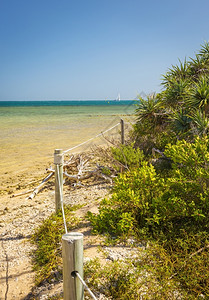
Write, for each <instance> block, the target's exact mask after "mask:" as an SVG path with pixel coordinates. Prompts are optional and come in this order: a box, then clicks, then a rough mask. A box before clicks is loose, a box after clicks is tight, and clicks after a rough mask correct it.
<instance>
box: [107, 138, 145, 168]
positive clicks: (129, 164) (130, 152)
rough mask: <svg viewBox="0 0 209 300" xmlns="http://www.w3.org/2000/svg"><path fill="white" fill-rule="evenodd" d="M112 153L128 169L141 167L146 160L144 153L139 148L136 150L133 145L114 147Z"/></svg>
mask: <svg viewBox="0 0 209 300" xmlns="http://www.w3.org/2000/svg"><path fill="white" fill-rule="evenodd" d="M111 151H112V154H113V157H114V159H115V160H116V161H118V162H119V163H120V164H122V165H123V166H125V167H126V168H133V167H139V166H140V164H141V162H142V160H143V159H144V154H143V152H142V151H141V150H140V149H139V148H137V149H135V148H134V144H133V143H132V144H131V145H120V147H112V148H111Z"/></svg>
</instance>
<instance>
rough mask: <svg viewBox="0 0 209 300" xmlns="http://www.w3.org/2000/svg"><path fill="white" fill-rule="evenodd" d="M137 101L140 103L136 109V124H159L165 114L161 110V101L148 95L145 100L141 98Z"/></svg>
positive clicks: (153, 95) (154, 96)
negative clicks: (145, 122)
mask: <svg viewBox="0 0 209 300" xmlns="http://www.w3.org/2000/svg"><path fill="white" fill-rule="evenodd" d="M139 100H140V103H139V104H138V106H137V108H136V115H137V123H141V122H143V121H148V122H149V123H150V125H151V124H152V125H153V126H156V125H158V124H161V123H162V120H163V118H164V117H165V116H164V115H165V114H164V111H162V109H161V106H162V104H161V101H159V99H158V98H157V97H156V95H155V94H152V95H149V96H148V97H147V100H145V99H143V98H139Z"/></svg>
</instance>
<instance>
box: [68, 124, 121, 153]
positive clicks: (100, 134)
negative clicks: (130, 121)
mask: <svg viewBox="0 0 209 300" xmlns="http://www.w3.org/2000/svg"><path fill="white" fill-rule="evenodd" d="M118 125H120V123H117V124H116V125H114V126H112V127H111V128H109V129H107V130H105V131H102V132H101V133H99V134H97V135H96V136H95V137H92V138H90V139H89V140H87V141H85V142H83V143H81V144H79V145H76V146H74V147H72V148H70V149H67V150H65V151H63V154H66V153H68V152H70V151H71V150H74V149H76V148H78V147H80V146H83V145H85V144H87V143H88V142H90V141H92V140H94V139H96V138H98V137H99V136H102V135H103V134H104V133H106V132H108V131H110V130H112V129H113V128H115V127H117V126H118Z"/></svg>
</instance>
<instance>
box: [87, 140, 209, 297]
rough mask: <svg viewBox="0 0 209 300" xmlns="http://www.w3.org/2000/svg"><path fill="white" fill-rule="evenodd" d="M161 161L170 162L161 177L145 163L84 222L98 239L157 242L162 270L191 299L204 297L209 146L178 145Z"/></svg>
mask: <svg viewBox="0 0 209 300" xmlns="http://www.w3.org/2000/svg"><path fill="white" fill-rule="evenodd" d="M165 155H166V156H168V157H170V158H171V159H172V162H173V164H172V166H173V169H172V170H171V171H170V172H169V174H168V176H167V177H165V178H163V177H161V176H160V174H157V173H156V171H155V169H154V167H153V166H152V165H149V164H148V163H145V162H144V163H142V165H141V167H139V168H138V169H134V170H133V171H129V172H127V173H125V174H121V175H120V176H119V177H118V179H117V180H116V184H115V187H114V193H113V195H112V197H111V199H109V200H104V201H103V202H101V205H100V208H99V214H98V215H93V214H89V218H90V220H91V222H92V224H93V226H94V229H95V230H96V231H98V232H99V233H102V232H105V233H107V232H108V233H110V234H113V235H124V234H135V235H137V236H140V237H141V238H142V237H143V238H148V239H150V238H152V239H155V240H157V241H158V242H159V243H161V244H162V245H163V248H164V249H165V251H166V252H167V259H168V262H167V265H166V266H165V265H163V266H162V267H163V270H164V271H165V270H166V268H167V267H168V266H169V268H171V269H172V270H173V272H174V273H176V276H174V277H176V278H177V279H178V280H179V281H180V282H181V285H182V287H184V288H185V289H187V290H189V293H191V295H193V296H194V295H195V297H196V296H197V295H199V294H201V293H203V294H204V295H207V296H209V291H208V286H209V272H208V270H207V269H206V263H208V262H209V257H208V250H209V233H208V232H209V230H208V229H209V223H208V219H209V192H208V185H209V169H208V167H209V140H208V138H207V137H204V138H196V140H195V141H194V142H193V143H192V144H191V143H189V142H186V141H178V142H177V144H176V145H171V144H170V145H167V147H166V150H165ZM168 257H170V258H168ZM185 262H186V263H185ZM160 264H161V263H160ZM173 265H174V266H173ZM158 268H160V265H158ZM186 276H187V277H186ZM193 296H191V297H193ZM191 299H194V298H191Z"/></svg>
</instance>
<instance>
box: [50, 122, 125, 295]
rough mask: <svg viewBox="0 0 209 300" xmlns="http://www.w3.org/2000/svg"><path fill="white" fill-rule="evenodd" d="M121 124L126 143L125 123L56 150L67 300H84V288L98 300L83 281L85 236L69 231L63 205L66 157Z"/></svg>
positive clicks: (58, 202)
mask: <svg viewBox="0 0 209 300" xmlns="http://www.w3.org/2000/svg"><path fill="white" fill-rule="evenodd" d="M120 124H121V143H122V144H123V143H124V122H123V120H121V122H120V123H117V124H116V125H114V126H112V127H111V128H109V129H107V130H105V131H103V132H101V133H99V134H97V135H96V136H94V137H92V138H90V139H88V140H87V141H85V142H83V143H80V144H79V145H76V146H74V147H72V148H69V149H67V150H65V151H62V150H60V149H56V150H55V152H54V164H55V203H56V212H57V211H58V209H59V208H61V210H62V217H63V223H64V228H65V234H64V235H63V236H62V257H63V289H64V299H65V300H69V299H70V300H76V299H81V300H82V299H83V297H84V292H83V291H84V288H85V289H86V290H87V292H88V293H89V295H90V296H91V297H92V299H94V300H97V298H96V297H95V295H94V294H93V293H92V291H91V290H90V289H89V287H88V286H87V284H86V283H85V281H84V280H83V275H82V274H83V234H82V233H78V232H69V233H68V231H67V224H66V218H65V211H64V204H63V164H64V159H63V157H64V155H65V154H66V153H68V152H70V151H72V150H74V149H76V148H78V147H80V146H82V145H85V144H87V143H89V142H90V141H92V140H94V139H96V138H98V137H100V136H102V135H104V134H105V133H107V132H108V131H110V130H112V129H114V128H115V127H117V126H118V125H120Z"/></svg>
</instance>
